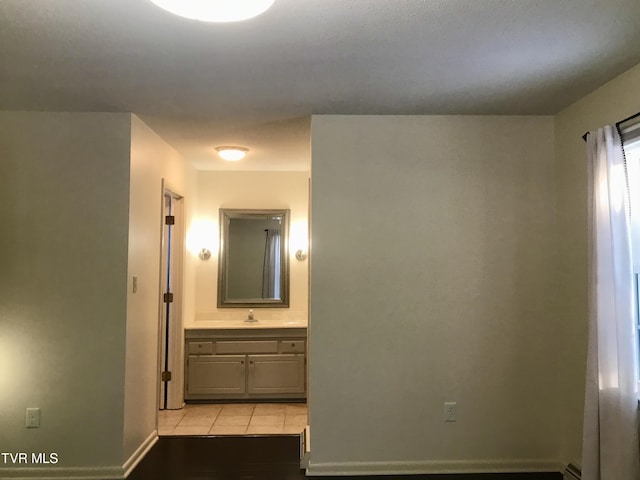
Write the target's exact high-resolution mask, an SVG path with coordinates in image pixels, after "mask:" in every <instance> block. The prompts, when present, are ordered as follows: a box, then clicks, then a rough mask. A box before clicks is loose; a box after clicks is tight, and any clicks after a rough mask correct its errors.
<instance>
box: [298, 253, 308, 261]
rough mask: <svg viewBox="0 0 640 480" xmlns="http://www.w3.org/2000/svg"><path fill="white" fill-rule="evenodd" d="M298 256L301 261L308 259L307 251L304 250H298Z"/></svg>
mask: <svg viewBox="0 0 640 480" xmlns="http://www.w3.org/2000/svg"><path fill="white" fill-rule="evenodd" d="M296 258H297V259H298V260H300V261H301V262H302V261H304V260H306V259H307V252H305V251H304V250H298V251H297V252H296Z"/></svg>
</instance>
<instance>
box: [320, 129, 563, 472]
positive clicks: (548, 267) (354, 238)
mask: <svg viewBox="0 0 640 480" xmlns="http://www.w3.org/2000/svg"><path fill="white" fill-rule="evenodd" d="M312 139H313V141H312V176H311V178H312V198H311V208H312V212H313V213H312V228H311V230H312V257H311V260H312V263H311V292H312V294H311V315H310V355H311V360H310V424H311V444H312V451H311V467H310V468H311V471H312V472H315V473H345V472H346V473H350V472H357V473H363V472H368V471H371V472H394V471H399V472H408V471H416V472H435V471H464V470H469V471H483V470H500V469H507V470H535V469H543V470H544V469H547V470H558V469H559V464H558V455H557V452H558V443H559V438H558V436H557V435H556V426H557V423H558V417H559V410H558V399H557V395H556V394H555V388H556V386H557V375H556V367H557V366H556V359H557V358H558V349H559V347H560V344H559V341H558V339H557V337H556V335H555V333H556V326H557V318H556V315H555V302H554V300H555V291H554V288H555V277H554V273H555V267H554V261H555V252H556V245H555V200H556V198H555V164H554V152H553V145H554V131H553V117H487V116H485V117H448V116H440V117H416V116H413V117H404V116H399V117H394V116H387V117H380V116H378V117H368V116H314V117H313V119H312ZM445 401H455V402H457V406H458V421H457V422H456V423H445V422H444V421H443V408H444V407H443V402H445Z"/></svg>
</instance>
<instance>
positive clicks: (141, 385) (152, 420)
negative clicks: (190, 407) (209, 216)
mask: <svg viewBox="0 0 640 480" xmlns="http://www.w3.org/2000/svg"><path fill="white" fill-rule="evenodd" d="M195 174H196V172H195V170H194V169H193V168H192V167H190V166H188V165H187V163H186V162H185V161H184V160H183V159H182V157H181V156H180V155H179V154H178V153H177V152H176V151H175V150H174V149H173V148H172V147H170V146H169V145H168V144H167V143H166V142H165V141H164V140H162V139H161V138H160V137H159V136H158V135H157V134H156V133H155V132H154V131H153V130H151V129H150V128H149V127H148V126H147V125H145V124H144V123H143V122H142V121H141V120H140V119H138V118H137V117H136V116H135V115H134V116H132V122H131V188H130V201H129V244H128V245H129V256H128V280H127V283H128V284H127V289H128V291H127V292H128V293H127V340H126V371H125V373H126V374H125V410H124V413H125V416H124V453H123V461H126V460H127V459H128V458H129V457H131V455H133V453H134V452H135V450H136V449H137V448H138V447H140V445H141V444H143V443H144V442H145V440H147V439H148V438H149V436H150V435H152V434H153V433H154V431H155V428H156V413H157V408H156V407H157V396H158V382H159V379H158V371H157V370H158V327H159V310H158V308H159V302H158V292H159V288H160V268H159V262H160V253H161V241H160V239H161V214H162V180H163V179H164V180H165V183H166V184H167V185H169V186H170V187H171V189H172V190H173V191H174V192H175V193H178V194H180V195H182V196H184V197H185V200H184V202H185V208H186V217H187V218H186V219H185V220H186V221H189V219H190V216H191V211H192V206H193V204H194V203H195V202H194V200H195V199H194V198H192V197H191V194H192V191H194V190H195ZM174 254H177V255H181V254H182V253H181V252H175V253H174ZM186 260H187V264H186V265H185V278H189V279H191V278H192V277H193V267H194V262H193V261H190V259H189V258H186ZM134 275H135V276H136V277H137V279H138V280H137V287H138V288H137V293H135V294H133V293H132V277H133V276H134ZM187 292H188V291H187ZM184 303H185V305H184V308H185V312H187V313H188V312H191V311H193V296H192V295H190V294H187V295H185V302H184ZM180 343H181V342H180ZM176 353H177V354H178V355H181V351H180V352H176ZM176 377H178V378H180V377H181V375H176ZM174 386H175V388H182V386H181V385H174Z"/></svg>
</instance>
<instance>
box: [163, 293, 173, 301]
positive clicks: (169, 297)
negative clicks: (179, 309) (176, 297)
mask: <svg viewBox="0 0 640 480" xmlns="http://www.w3.org/2000/svg"><path fill="white" fill-rule="evenodd" d="M162 300H163V301H164V303H171V302H173V293H171V292H167V293H165V294H164V295H163V296H162Z"/></svg>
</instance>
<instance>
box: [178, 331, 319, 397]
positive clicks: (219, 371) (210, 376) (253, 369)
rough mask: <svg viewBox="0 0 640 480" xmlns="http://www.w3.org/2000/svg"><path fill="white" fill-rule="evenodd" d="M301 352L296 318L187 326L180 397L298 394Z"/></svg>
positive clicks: (302, 385) (303, 345) (302, 393)
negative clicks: (280, 321) (182, 394)
mask: <svg viewBox="0 0 640 480" xmlns="http://www.w3.org/2000/svg"><path fill="white" fill-rule="evenodd" d="M214 323H217V322H214ZM306 351H307V328H306V325H302V324H300V323H298V322H289V323H288V324H287V325H284V326H282V325H277V326H276V325H271V324H268V323H260V322H256V323H247V322H238V321H236V322H233V323H232V322H228V323H226V322H219V325H217V326H215V327H208V328H200V327H197V328H187V329H186V330H185V380H186V382H185V400H187V401H188V400H259V399H264V400H276V399H304V398H306V390H307V388H306Z"/></svg>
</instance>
